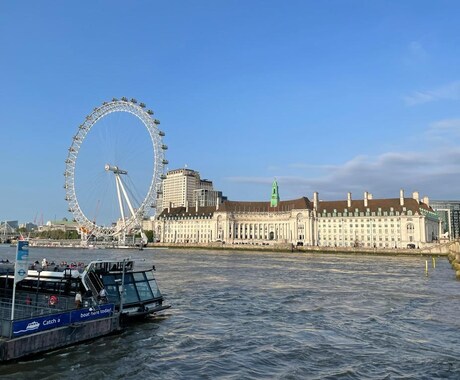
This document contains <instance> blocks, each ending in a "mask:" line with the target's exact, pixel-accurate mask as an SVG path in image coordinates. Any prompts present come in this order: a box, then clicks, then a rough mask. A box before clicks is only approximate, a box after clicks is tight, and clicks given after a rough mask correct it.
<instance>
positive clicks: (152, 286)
mask: <svg viewBox="0 0 460 380" xmlns="http://www.w3.org/2000/svg"><path fill="white" fill-rule="evenodd" d="M149 284H150V289H152V292H153V296H154V297H155V298H156V297H161V293H160V289H158V285H157V282H156V281H155V280H150V281H149Z"/></svg>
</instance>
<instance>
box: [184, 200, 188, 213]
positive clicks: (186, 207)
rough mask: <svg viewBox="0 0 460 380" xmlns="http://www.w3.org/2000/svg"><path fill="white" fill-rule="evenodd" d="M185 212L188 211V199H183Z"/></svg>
mask: <svg viewBox="0 0 460 380" xmlns="http://www.w3.org/2000/svg"><path fill="white" fill-rule="evenodd" d="M185 212H188V201H185Z"/></svg>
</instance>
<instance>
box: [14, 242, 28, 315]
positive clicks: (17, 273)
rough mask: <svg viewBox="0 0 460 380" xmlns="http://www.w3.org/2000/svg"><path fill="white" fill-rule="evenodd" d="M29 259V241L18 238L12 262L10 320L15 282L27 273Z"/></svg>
mask: <svg viewBox="0 0 460 380" xmlns="http://www.w3.org/2000/svg"><path fill="white" fill-rule="evenodd" d="M21 237H22V236H21ZM28 259H29V242H28V241H26V240H23V239H21V240H18V244H17V248H16V261H15V263H14V279H13V299H12V300H11V321H13V320H14V306H15V302H16V283H18V282H19V281H21V280H23V279H24V277H26V275H27V269H28Z"/></svg>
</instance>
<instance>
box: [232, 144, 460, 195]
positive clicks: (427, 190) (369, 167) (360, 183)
mask: <svg viewBox="0 0 460 380" xmlns="http://www.w3.org/2000/svg"><path fill="white" fill-rule="evenodd" d="M276 178H277V181H278V183H279V185H280V188H281V189H282V194H284V196H285V197H286V198H285V199H292V198H296V197H301V196H307V197H311V196H312V194H313V192H315V191H318V192H319V193H320V197H321V198H323V199H329V200H334V199H344V198H345V197H346V194H347V192H349V191H351V192H352V193H353V194H354V197H356V198H361V197H362V194H363V193H364V191H370V192H371V193H373V194H374V197H377V198H378V197H381V198H386V197H390V198H396V197H398V196H399V189H401V188H404V189H405V190H406V192H407V193H409V192H412V191H420V192H421V193H423V195H428V196H429V197H430V198H443V197H448V198H452V197H453V195H452V193H454V194H455V193H457V192H458V191H457V190H455V189H459V181H458V178H460V148H456V149H450V150H443V151H440V152H437V153H435V152H430V153H426V152H424V153H422V152H387V153H384V154H381V155H377V156H357V157H354V158H353V159H351V160H349V161H346V162H344V163H343V164H341V165H336V166H333V167H332V166H331V167H329V170H326V169H325V170H323V171H322V173H321V174H320V175H317V176H315V177H309V176H308V175H305V176H302V175H301V173H299V174H298V175H293V176H277V177H276ZM226 180H227V181H228V182H230V183H232V182H233V183H237V184H238V185H242V184H244V185H247V186H252V185H257V186H260V185H263V186H264V187H267V186H270V185H271V183H272V182H273V178H272V177H230V178H226ZM459 190H460V189H459ZM457 198H460V193H459V195H458V196H457Z"/></svg>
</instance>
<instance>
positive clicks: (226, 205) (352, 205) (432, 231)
mask: <svg viewBox="0 0 460 380" xmlns="http://www.w3.org/2000/svg"><path fill="white" fill-rule="evenodd" d="M154 224H155V226H154V230H155V235H156V237H157V239H158V241H160V242H163V243H177V244H188V243H193V244H202V243H203V244H204V243H212V242H222V243H225V244H251V245H267V244H268V245H272V244H277V243H278V244H293V245H303V246H325V247H326V246H327V247H370V248H372V247H373V248H418V247H422V246H425V245H429V244H432V243H435V242H437V241H438V238H439V234H440V228H441V227H440V226H441V223H440V220H439V218H438V215H437V214H436V213H435V212H434V211H433V209H432V208H431V207H430V205H429V199H428V198H427V197H424V198H423V199H419V195H418V193H417V192H414V193H413V194H412V198H406V197H405V196H404V192H403V190H401V191H400V194H399V198H390V199H373V197H372V195H371V194H370V193H367V192H366V193H364V197H363V199H359V200H353V199H352V197H351V193H348V195H347V199H345V200H339V201H322V200H319V194H318V193H316V192H315V193H314V195H313V201H310V200H309V199H308V198H306V197H302V198H298V199H293V200H288V201H283V200H280V198H279V192H278V184H277V183H276V180H275V182H274V183H273V186H272V193H271V200H270V201H268V202H240V201H230V200H226V201H224V202H220V200H218V201H217V202H216V205H215V206H200V205H199V203H198V202H197V201H195V204H194V205H193V206H191V207H190V205H189V204H186V205H185V206H181V207H172V205H171V204H170V205H169V206H168V207H167V208H165V209H164V210H163V212H162V213H161V214H160V215H159V216H158V217H157V218H156V220H155V222H154Z"/></svg>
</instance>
